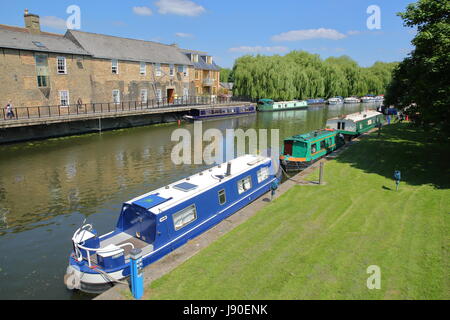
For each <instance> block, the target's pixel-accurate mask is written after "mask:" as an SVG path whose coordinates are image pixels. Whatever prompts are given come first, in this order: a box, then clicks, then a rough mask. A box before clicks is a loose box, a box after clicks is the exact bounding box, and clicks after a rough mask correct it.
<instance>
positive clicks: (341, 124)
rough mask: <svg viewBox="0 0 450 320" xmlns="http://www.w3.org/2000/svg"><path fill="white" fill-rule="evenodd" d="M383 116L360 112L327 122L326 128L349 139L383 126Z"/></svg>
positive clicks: (372, 112)
mask: <svg viewBox="0 0 450 320" xmlns="http://www.w3.org/2000/svg"><path fill="white" fill-rule="evenodd" d="M382 120H383V114H381V113H379V112H377V111H366V112H358V113H353V114H350V115H347V116H345V117H341V118H334V119H330V120H328V121H327V125H326V127H327V128H329V129H334V130H338V131H339V132H340V133H342V134H343V135H344V136H345V137H346V138H347V139H349V140H351V139H352V138H354V137H356V136H359V135H361V134H363V133H365V132H367V131H369V130H371V129H373V128H376V127H377V126H379V125H381V124H382Z"/></svg>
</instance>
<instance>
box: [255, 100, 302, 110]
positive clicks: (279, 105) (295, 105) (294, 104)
mask: <svg viewBox="0 0 450 320" xmlns="http://www.w3.org/2000/svg"><path fill="white" fill-rule="evenodd" d="M257 108H258V111H260V112H267V111H285V110H295V109H306V108H308V102H306V101H278V102H275V101H273V100H272V99H260V100H259V101H258V107H257Z"/></svg>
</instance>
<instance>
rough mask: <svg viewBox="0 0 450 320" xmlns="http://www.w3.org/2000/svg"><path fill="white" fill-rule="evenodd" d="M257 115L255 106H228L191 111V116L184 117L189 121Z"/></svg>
mask: <svg viewBox="0 0 450 320" xmlns="http://www.w3.org/2000/svg"><path fill="white" fill-rule="evenodd" d="M254 113H256V107H255V106H254V105H247V106H226V107H214V108H207V109H191V110H190V111H189V115H186V116H184V119H186V120H188V121H197V120H208V119H214V118H223V117H233V116H243V115H248V114H254Z"/></svg>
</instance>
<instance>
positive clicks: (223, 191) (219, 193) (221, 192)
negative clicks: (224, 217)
mask: <svg viewBox="0 0 450 320" xmlns="http://www.w3.org/2000/svg"><path fill="white" fill-rule="evenodd" d="M221 194H223V195H224V197H225V201H224V202H223V203H221V202H220V196H221ZM218 197H219V205H221V206H223V205H225V204H226V203H227V192H226V191H225V189H222V190H220V191H219V192H218Z"/></svg>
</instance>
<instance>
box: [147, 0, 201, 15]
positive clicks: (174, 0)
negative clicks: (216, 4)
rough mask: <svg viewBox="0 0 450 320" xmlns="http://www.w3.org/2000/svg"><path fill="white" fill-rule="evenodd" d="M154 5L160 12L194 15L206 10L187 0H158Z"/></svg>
mask: <svg viewBox="0 0 450 320" xmlns="http://www.w3.org/2000/svg"><path fill="white" fill-rule="evenodd" d="M155 5H156V6H157V7H158V8H159V10H158V12H159V13H161V14H176V15H179V16H191V17H195V16H198V15H200V14H202V13H204V12H205V11H206V10H205V8H203V7H202V6H201V5H198V4H196V3H195V2H192V1H189V0H159V1H157V2H155Z"/></svg>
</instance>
